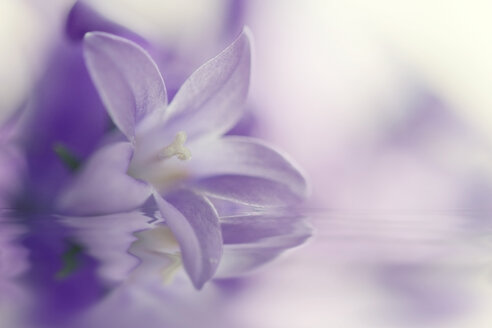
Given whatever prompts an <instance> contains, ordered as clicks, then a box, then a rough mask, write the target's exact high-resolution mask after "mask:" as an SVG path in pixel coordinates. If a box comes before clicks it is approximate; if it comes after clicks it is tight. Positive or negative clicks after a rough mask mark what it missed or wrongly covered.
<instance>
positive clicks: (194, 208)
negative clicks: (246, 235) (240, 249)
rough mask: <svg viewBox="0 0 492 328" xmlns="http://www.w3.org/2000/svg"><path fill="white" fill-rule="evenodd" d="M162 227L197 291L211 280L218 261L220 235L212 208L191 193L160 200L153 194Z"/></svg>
mask: <svg viewBox="0 0 492 328" xmlns="http://www.w3.org/2000/svg"><path fill="white" fill-rule="evenodd" d="M154 198H155V200H156V203H157V206H158V207H159V210H160V211H161V214H162V216H163V217H164V219H165V220H166V224H167V225H168V227H169V229H171V231H172V232H173V234H174V236H175V238H176V240H177V241H178V243H179V246H180V249H181V253H182V258H183V264H184V267H185V270H186V272H187V273H188V275H189V276H190V278H191V280H192V282H193V284H194V285H195V287H196V288H197V289H200V288H202V286H203V285H204V284H205V282H207V281H208V280H210V278H212V276H213V275H214V274H215V271H216V270H217V266H218V264H219V261H220V259H221V257H222V234H221V231H220V225H219V218H218V216H217V212H216V211H215V209H214V207H213V205H212V204H211V203H210V202H209V201H208V200H207V199H206V198H205V197H203V196H200V195H197V194H195V193H193V192H191V191H179V192H176V193H174V194H172V195H170V196H168V197H166V199H167V200H164V199H163V198H162V197H160V196H159V195H157V194H154Z"/></svg>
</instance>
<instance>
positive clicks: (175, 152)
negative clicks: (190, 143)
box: [158, 131, 191, 161]
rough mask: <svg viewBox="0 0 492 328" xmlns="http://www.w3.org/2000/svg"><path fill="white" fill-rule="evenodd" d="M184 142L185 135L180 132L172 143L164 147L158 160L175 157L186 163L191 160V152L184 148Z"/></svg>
mask: <svg viewBox="0 0 492 328" xmlns="http://www.w3.org/2000/svg"><path fill="white" fill-rule="evenodd" d="M185 142H186V133H184V132H183V131H180V132H178V133H177V134H176V136H175V137H174V140H173V142H171V144H169V145H168V146H166V147H164V149H162V150H161V151H160V152H159V154H158V157H159V159H168V158H171V157H173V156H176V157H177V158H178V159H179V160H182V161H187V160H189V159H190V158H191V152H190V150H189V149H188V148H186V147H185V146H184V143H185Z"/></svg>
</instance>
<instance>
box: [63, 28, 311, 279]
mask: <svg viewBox="0 0 492 328" xmlns="http://www.w3.org/2000/svg"><path fill="white" fill-rule="evenodd" d="M84 53H85V60H86V64H87V67H88V70H89V73H90V75H91V77H92V80H93V81H94V84H95V86H96V88H97V90H98V92H99V95H100V96H101V99H102V101H103V103H104V105H105V106H106V109H107V111H108V113H109V116H110V117H111V118H112V120H113V122H114V124H115V125H116V127H117V128H118V130H119V131H120V132H121V135H119V136H118V135H115V136H114V137H113V138H110V139H111V140H108V142H107V144H106V145H105V146H103V147H101V148H100V150H99V151H97V152H96V153H95V154H94V155H93V156H92V157H91V158H90V159H89V160H88V161H87V163H85V165H84V167H83V168H82V169H81V172H80V174H79V175H78V177H76V179H75V181H74V183H73V184H71V185H70V186H69V187H68V188H67V189H66V190H65V192H63V193H62V195H61V197H60V199H59V202H58V207H59V210H60V211H61V212H70V213H72V214H76V215H97V214H109V213H115V212H123V211H130V210H133V209H136V208H138V207H139V206H141V205H142V204H143V203H144V202H145V201H147V200H148V199H149V198H150V197H152V199H153V200H154V201H155V203H156V204H157V207H158V208H159V210H160V213H161V214H162V217H163V218H164V220H165V222H166V225H167V226H168V227H169V229H170V230H171V231H172V233H173V235H174V237H175V238H176V240H177V241H178V243H179V245H180V249H181V254H182V258H183V265H184V268H185V269H186V271H187V273H188V275H189V276H190V278H191V280H192V281H193V283H194V285H195V286H196V287H197V288H201V287H202V286H203V284H204V283H205V282H206V281H207V280H209V279H210V278H211V277H212V276H213V275H214V273H215V271H216V269H217V267H218V264H219V262H220V259H221V257H222V253H223V237H222V233H221V229H220V222H219V217H218V214H217V210H216V208H215V207H214V205H213V204H212V202H211V200H210V199H223V200H228V201H231V202H236V203H240V204H245V205H248V206H254V207H257V208H270V207H278V206H284V205H288V204H292V203H293V202H297V201H300V200H302V199H303V198H304V197H305V196H306V193H307V187H306V182H305V179H304V177H303V175H302V174H301V173H300V171H299V169H298V168H297V167H296V166H295V165H294V164H292V162H291V161H289V160H288V159H287V158H286V157H285V155H283V154H282V153H281V152H279V151H277V150H275V149H274V148H272V147H270V146H268V145H267V144H266V143H264V142H262V141H259V140H256V139H254V138H249V137H235V136H224V134H225V133H226V132H227V131H228V130H230V129H231V128H232V127H233V126H234V125H235V124H236V122H237V121H238V120H239V119H240V118H241V116H242V113H243V107H244V106H243V105H244V102H245V100H246V96H247V93H248V88H249V80H250V68H251V67H250V66H251V44H250V32H249V31H248V30H247V29H246V30H245V31H244V32H243V33H241V35H240V36H239V37H238V38H237V39H236V40H235V41H234V42H233V43H232V44H231V45H230V46H229V47H228V48H226V49H225V50H224V51H223V52H221V53H220V54H219V55H217V56H216V57H214V58H213V59H211V60H210V61H208V62H207V63H205V64H204V65H202V66H201V67H200V68H199V69H198V70H196V71H195V72H194V73H193V74H192V75H191V76H190V77H189V78H188V79H187V80H186V81H185V82H184V84H183V85H182V86H181V88H180V89H179V91H178V92H177V93H176V95H175V96H174V98H173V99H172V101H171V103H170V104H168V99H167V92H166V88H165V85H164V82H163V78H162V76H161V74H160V72H159V70H158V69H157V65H156V64H155V63H154V61H153V60H152V59H151V57H150V55H148V53H147V52H146V51H145V50H144V49H142V48H141V47H140V46H138V45H137V44H135V43H133V42H131V41H129V40H127V39H124V38H121V37H118V36H115V35H111V34H108V33H104V32H92V33H87V34H86V36H85V39H84Z"/></svg>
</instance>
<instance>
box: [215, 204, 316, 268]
mask: <svg viewBox="0 0 492 328" xmlns="http://www.w3.org/2000/svg"><path fill="white" fill-rule="evenodd" d="M304 219H305V218H304V217H302V216H298V215H288V214H284V215H282V214H256V215H255V214H253V215H245V216H234V217H226V218H221V228H222V235H223V239H224V257H223V261H222V262H221V265H220V267H219V269H218V271H217V276H218V277H233V276H237V275H241V274H243V273H245V272H247V271H250V270H252V269H255V268H257V267H259V266H261V265H263V264H265V263H267V262H269V261H271V260H272V259H274V258H276V257H277V256H279V255H280V254H281V253H282V252H284V251H286V250H288V249H289V248H292V247H295V246H299V245H301V244H303V243H304V242H305V241H306V240H307V239H308V238H309V237H310V236H311V229H310V228H309V227H308V226H307V225H306V223H305V221H304Z"/></svg>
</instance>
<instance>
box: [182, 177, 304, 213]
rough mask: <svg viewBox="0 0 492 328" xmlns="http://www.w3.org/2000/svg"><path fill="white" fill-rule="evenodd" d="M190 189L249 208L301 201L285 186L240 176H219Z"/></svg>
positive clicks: (196, 183)
mask: <svg viewBox="0 0 492 328" xmlns="http://www.w3.org/2000/svg"><path fill="white" fill-rule="evenodd" d="M191 187H192V188H193V189H194V190H196V191H199V192H203V193H205V194H207V195H208V196H211V197H215V198H220V199H225V200H229V201H234V202H240V203H243V204H246V205H251V206H282V205H286V204H293V203H296V202H299V201H302V200H303V199H302V198H301V197H299V195H297V194H295V193H293V192H292V191H291V190H290V189H289V188H288V187H287V186H286V185H285V184H282V183H278V182H275V181H272V180H268V179H264V178H257V177H249V176H242V175H220V176H213V177H209V178H205V179H200V180H198V181H194V182H193V183H192V184H191Z"/></svg>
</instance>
